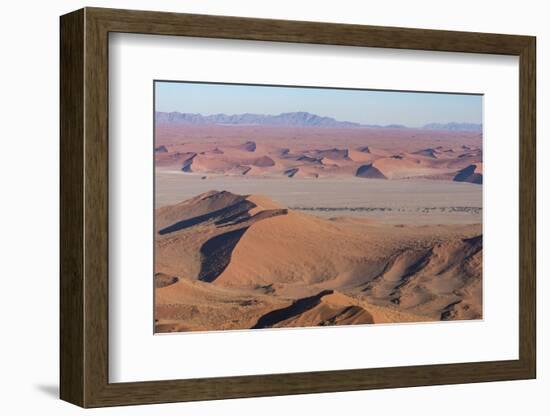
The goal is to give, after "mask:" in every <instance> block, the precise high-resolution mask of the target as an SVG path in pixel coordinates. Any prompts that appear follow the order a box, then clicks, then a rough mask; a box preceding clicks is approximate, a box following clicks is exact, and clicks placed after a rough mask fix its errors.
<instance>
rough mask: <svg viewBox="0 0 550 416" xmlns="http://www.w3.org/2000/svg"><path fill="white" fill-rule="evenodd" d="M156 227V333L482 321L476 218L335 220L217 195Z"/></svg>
mask: <svg viewBox="0 0 550 416" xmlns="http://www.w3.org/2000/svg"><path fill="white" fill-rule="evenodd" d="M155 225H156V249H155V252H156V257H155V270H156V278H155V279H156V280H155V284H156V290H155V293H156V295H155V296H156V310H155V317H156V330H157V331H159V332H170V331H190V330H215V329H232V328H265V327H277V326H319V325H344V324H371V323H377V322H411V321H416V322H418V321H430V320H448V319H476V318H479V317H481V316H482V310H481V256H482V239H481V227H480V225H479V224H474V225H466V226H450V225H448V226H443V225H439V226H422V227H416V226H401V227H395V226H390V225H388V226H384V225H380V224H376V223H372V222H371V221H368V220H362V219H361V218H356V219H354V221H343V220H340V219H339V220H328V219H324V218H320V217H314V216H311V215H307V214H303V213H299V212H294V211H292V210H288V209H287V208H285V207H282V206H280V205H279V204H277V203H275V202H274V201H272V200H270V199H269V198H267V197H265V196H260V195H235V194H232V193H230V192H217V191H210V192H207V193H204V194H201V195H199V196H197V197H195V198H192V199H190V200H187V201H183V202H181V203H179V204H175V205H172V206H166V207H163V208H160V209H158V210H157V211H156V222H155Z"/></svg>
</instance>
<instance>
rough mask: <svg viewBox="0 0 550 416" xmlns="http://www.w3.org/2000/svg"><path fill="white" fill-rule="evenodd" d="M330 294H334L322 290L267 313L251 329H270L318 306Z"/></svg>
mask: <svg viewBox="0 0 550 416" xmlns="http://www.w3.org/2000/svg"><path fill="white" fill-rule="evenodd" d="M332 293H334V291H333V290H323V291H322V292H320V293H318V294H316V295H313V296H309V297H307V298H302V299H298V300H296V301H295V302H293V303H292V304H291V305H290V306H287V307H285V308H281V309H276V310H274V311H271V312H268V313H266V314H265V315H263V316H261V317H260V318H259V319H258V322H256V324H255V325H254V326H253V327H252V328H251V329H260V328H270V327H272V326H273V325H276V324H277V323H279V322H282V321H285V320H287V319H289V318H292V317H294V316H297V315H300V314H302V313H304V312H306V311H309V310H310V309H313V308H314V307H316V306H317V305H319V303H321V298H322V297H323V296H326V295H331V294H332Z"/></svg>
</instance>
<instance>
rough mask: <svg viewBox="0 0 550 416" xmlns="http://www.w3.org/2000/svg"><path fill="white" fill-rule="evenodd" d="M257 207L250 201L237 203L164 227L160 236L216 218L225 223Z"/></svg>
mask: <svg viewBox="0 0 550 416" xmlns="http://www.w3.org/2000/svg"><path fill="white" fill-rule="evenodd" d="M255 206H256V205H255V204H253V203H252V202H250V201H247V200H243V201H239V202H236V203H235V204H233V205H230V206H228V207H225V208H222V209H219V210H216V211H212V212H209V213H207V214H203V215H199V216H196V217H192V218H188V219H185V220H182V221H178V222H176V223H174V224H172V225H169V226H168V227H164V228H162V229H161V230H160V231H159V234H160V235H164V234H169V233H173V232H176V231H180V230H184V229H186V228H189V227H193V226H194V225H198V224H201V223H203V222H207V221H210V220H212V219H214V218H219V220H218V222H220V221H221V222H223V221H224V219H227V218H232V217H239V216H243V215H244V216H246V215H247V213H248V211H249V210H250V209H252V208H254V207H255Z"/></svg>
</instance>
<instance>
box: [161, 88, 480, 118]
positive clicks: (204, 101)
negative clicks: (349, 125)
mask: <svg viewBox="0 0 550 416" xmlns="http://www.w3.org/2000/svg"><path fill="white" fill-rule="evenodd" d="M155 106H156V111H168V112H169V111H179V112H182V113H200V114H203V115H209V114H217V113H225V114H242V113H257V114H274V115H276V114H280V113H287V112H294V111H307V112H310V113H314V114H317V115H320V116H327V117H333V118H335V119H337V120H341V121H354V122H358V123H363V124H381V125H386V124H403V125H406V126H409V127H418V126H422V125H424V124H427V123H447V122H451V121H456V122H468V123H481V122H482V96H481V95H466V94H441V93H438V94H434V93H420V92H400V91H377V90H345V89H325V88H303V87H272V86H249V85H237V84H201V83H188V82H166V81H156V82H155Z"/></svg>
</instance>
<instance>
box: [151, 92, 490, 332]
mask: <svg viewBox="0 0 550 416" xmlns="http://www.w3.org/2000/svg"><path fill="white" fill-rule="evenodd" d="M482 98H483V97H482V96H480V95H473V94H445V93H427V92H426V93H423V92H401V91H376V90H355V89H338V88H312V87H283V86H259V85H238V84H214V83H193V82H170V81H162V82H161V81H156V82H155V113H154V118H155V134H154V145H153V146H154V165H155V169H154V174H155V195H154V201H155V229H154V232H155V239H154V241H155V247H154V254H155V271H154V276H153V278H154V287H155V310H154V316H155V323H154V324H155V325H154V327H155V333H169V332H188V331H217V330H233V329H241V330H242V329H263V328H289V327H319V326H329V325H356V324H361V325H367V324H379V323H385V324H392V323H411V322H434V321H456V320H477V319H482V318H483V310H482V299H483V296H482V286H483V285H482V253H483V245H482V214H483V207H482V190H483V161H482V141H483V137H482Z"/></svg>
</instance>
